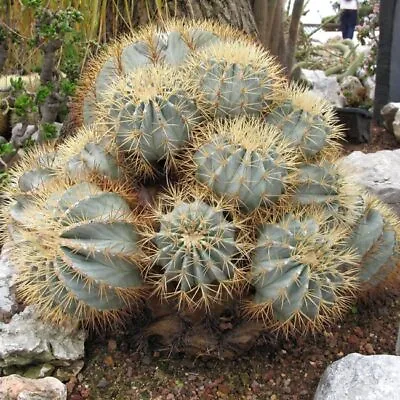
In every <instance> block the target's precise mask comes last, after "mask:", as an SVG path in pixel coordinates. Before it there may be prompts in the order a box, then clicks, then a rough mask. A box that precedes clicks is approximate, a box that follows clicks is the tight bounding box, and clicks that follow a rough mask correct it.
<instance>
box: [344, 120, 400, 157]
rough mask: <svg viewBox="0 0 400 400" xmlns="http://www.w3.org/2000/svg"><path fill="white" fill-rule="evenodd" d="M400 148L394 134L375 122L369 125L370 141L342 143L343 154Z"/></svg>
mask: <svg viewBox="0 0 400 400" xmlns="http://www.w3.org/2000/svg"><path fill="white" fill-rule="evenodd" d="M398 148H400V143H399V142H397V140H396V139H395V137H394V135H393V134H392V133H389V132H388V131H387V130H386V129H384V128H382V127H379V126H377V125H375V124H373V125H372V126H371V141H370V142H369V143H363V144H354V143H348V142H345V143H343V152H344V154H350V153H351V152H353V151H362V152H363V153H375V152H376V151H379V150H394V149H398Z"/></svg>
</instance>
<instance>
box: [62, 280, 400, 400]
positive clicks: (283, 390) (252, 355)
mask: <svg viewBox="0 0 400 400" xmlns="http://www.w3.org/2000/svg"><path fill="white" fill-rule="evenodd" d="M371 297H374V296H371ZM399 320H400V285H398V286H397V288H390V289H388V288H386V289H384V290H383V292H382V293H381V295H380V296H379V297H378V298H376V297H374V301H373V302H368V303H365V302H359V303H357V304H355V305H354V306H353V308H352V311H351V312H350V313H348V314H347V315H346V316H344V318H343V320H342V321H340V322H338V323H337V324H336V325H335V326H332V327H331V328H329V329H327V330H325V331H324V332H323V333H320V334H315V335H314V336H313V335H308V336H306V337H300V338H298V337H297V338H291V339H285V338H282V337H274V339H273V340H271V339H270V340H268V342H266V343H265V344H264V345H261V346H258V347H257V348H256V349H254V350H252V351H251V352H249V353H248V354H246V355H245V356H243V357H241V358H238V359H236V360H215V359H208V360H207V359H193V358H184V357H183V356H177V355H171V356H169V355H168V354H166V355H164V354H160V353H159V352H144V351H138V350H137V344H136V343H135V342H134V341H133V340H132V337H131V335H130V333H129V328H127V329H126V330H123V331H120V332H119V333H118V334H109V335H108V336H104V337H96V338H94V339H92V340H90V341H89V343H88V346H87V357H86V364H85V368H84V370H83V371H82V372H81V373H80V374H79V375H78V376H77V378H76V379H73V380H72V381H70V382H69V383H68V387H69V389H70V391H71V389H73V391H72V394H71V395H70V397H69V399H70V400H82V399H93V400H103V399H104V400H106V399H107V400H111V399H112V400H128V399H132V400H186V399H187V400H213V399H227V400H239V399H246V400H256V399H257V400H258V399H259V400H264V399H265V400H267V399H268V400H311V399H312V398H313V395H314V393H315V390H316V388H317V385H318V382H319V379H320V377H321V375H322V374H323V372H324V370H325V368H326V367H327V366H328V365H329V364H330V363H332V362H333V361H335V360H337V359H339V358H341V357H343V356H345V355H347V354H350V353H354V352H357V353H361V354H366V355H370V354H394V349H395V342H396V335H397V329H398V325H399Z"/></svg>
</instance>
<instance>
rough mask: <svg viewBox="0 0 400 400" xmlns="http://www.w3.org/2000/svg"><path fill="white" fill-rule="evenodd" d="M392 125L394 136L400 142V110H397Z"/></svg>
mask: <svg viewBox="0 0 400 400" xmlns="http://www.w3.org/2000/svg"><path fill="white" fill-rule="evenodd" d="M392 126H393V134H394V137H395V138H396V140H397V141H398V142H400V110H397V112H396V115H395V116H394V120H393V124H392Z"/></svg>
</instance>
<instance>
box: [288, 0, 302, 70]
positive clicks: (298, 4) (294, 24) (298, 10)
mask: <svg viewBox="0 0 400 400" xmlns="http://www.w3.org/2000/svg"><path fill="white" fill-rule="evenodd" d="M303 7H304V0H295V2H294V5H293V11H292V17H291V19H290V26H289V34H288V40H287V45H286V49H285V50H286V62H285V66H286V68H287V72H288V74H290V72H291V71H292V68H293V63H294V57H295V51H296V43H297V35H298V32H299V25H300V18H301V16H302V14H303Z"/></svg>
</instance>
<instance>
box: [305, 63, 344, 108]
mask: <svg viewBox="0 0 400 400" xmlns="http://www.w3.org/2000/svg"><path fill="white" fill-rule="evenodd" d="M299 80H300V81H303V82H307V83H308V85H309V86H310V88H311V89H312V91H313V92H314V93H315V94H316V95H317V96H319V97H322V98H324V99H325V100H328V101H329V102H330V103H332V104H333V105H335V106H336V107H343V106H344V98H343V96H341V95H340V86H339V84H338V82H337V80H336V77H335V76H326V75H325V72H324V71H321V70H318V69H316V70H312V69H302V70H301V72H300V74H299Z"/></svg>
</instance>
